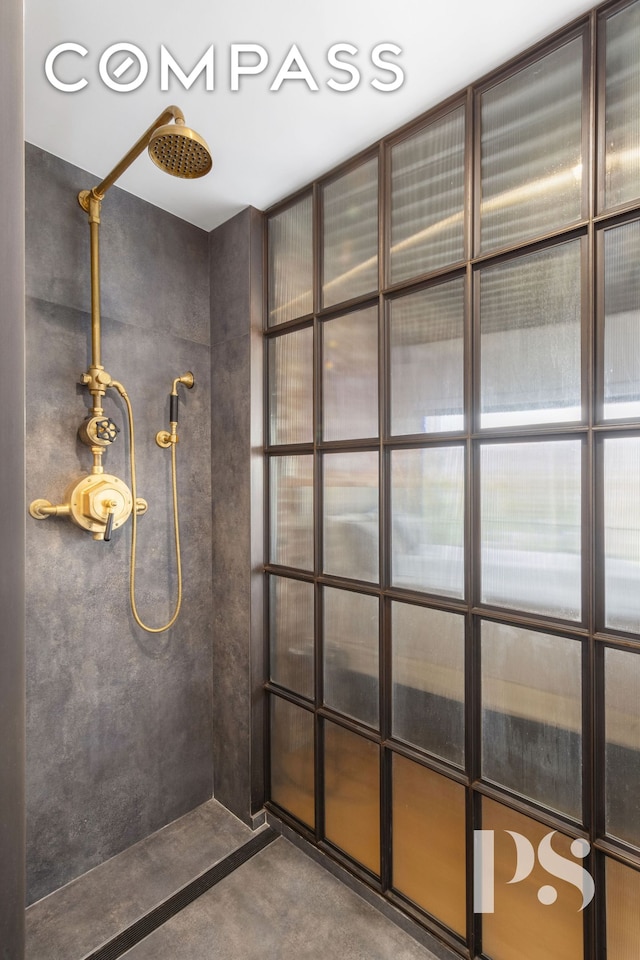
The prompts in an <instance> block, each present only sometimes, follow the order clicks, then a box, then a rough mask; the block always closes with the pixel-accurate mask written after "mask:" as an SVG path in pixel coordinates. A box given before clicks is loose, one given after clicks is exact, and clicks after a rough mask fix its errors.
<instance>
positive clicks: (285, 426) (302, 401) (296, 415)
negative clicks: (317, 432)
mask: <svg viewBox="0 0 640 960" xmlns="http://www.w3.org/2000/svg"><path fill="white" fill-rule="evenodd" d="M269 404H270V406H269V423H270V428H271V437H270V439H271V443H312V442H313V330H312V329H311V327H307V328H305V329H304V330H297V331H295V333H287V334H285V335H284V336H282V337H276V338H275V339H274V340H270V341H269Z"/></svg>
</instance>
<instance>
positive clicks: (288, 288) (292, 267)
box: [268, 196, 313, 326]
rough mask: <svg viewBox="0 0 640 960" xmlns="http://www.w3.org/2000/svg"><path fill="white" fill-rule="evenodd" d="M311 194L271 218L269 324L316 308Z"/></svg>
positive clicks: (300, 315) (271, 324) (281, 321)
mask: <svg viewBox="0 0 640 960" xmlns="http://www.w3.org/2000/svg"><path fill="white" fill-rule="evenodd" d="M312 235H313V232H312V203H311V197H310V196H308V197H305V198H304V199H303V200H299V201H298V203H296V204H294V205H293V206H292V207H288V209H286V210H283V211H282V213H277V214H275V216H273V217H270V218H269V240H268V249H269V326H273V325H274V324H276V323H284V322H285V321H286V320H294V319H295V318H296V317H304V316H305V315H306V314H307V313H311V311H312V310H313V241H312Z"/></svg>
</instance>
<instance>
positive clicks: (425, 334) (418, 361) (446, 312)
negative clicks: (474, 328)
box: [389, 277, 464, 435]
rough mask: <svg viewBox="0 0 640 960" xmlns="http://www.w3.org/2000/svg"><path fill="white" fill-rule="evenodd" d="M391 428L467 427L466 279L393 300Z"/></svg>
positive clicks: (405, 430) (400, 431)
mask: <svg viewBox="0 0 640 960" xmlns="http://www.w3.org/2000/svg"><path fill="white" fill-rule="evenodd" d="M389 310H390V341H391V433H392V434H395V435H398V434H410V433H435V432H438V431H443V430H462V429H463V428H464V280H463V279H462V278H461V277H460V278H458V279H456V280H451V281H449V282H448V283H441V284H438V285H437V286H435V287H429V288H428V289H426V290H420V291H419V292H418V293H412V294H409V296H405V297H400V298H399V299H397V300H392V301H391V302H390V306H389Z"/></svg>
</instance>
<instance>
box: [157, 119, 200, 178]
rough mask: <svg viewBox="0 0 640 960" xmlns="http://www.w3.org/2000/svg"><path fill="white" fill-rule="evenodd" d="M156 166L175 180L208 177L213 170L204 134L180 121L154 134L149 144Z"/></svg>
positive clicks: (163, 127) (159, 129)
mask: <svg viewBox="0 0 640 960" xmlns="http://www.w3.org/2000/svg"><path fill="white" fill-rule="evenodd" d="M149 156H150V157H151V159H152V160H153V162H154V163H155V164H156V165H157V166H158V167H160V169H161V170H165V171H166V172H167V173H170V174H171V175H172V176H174V177H183V178H184V179H186V180H193V179H195V178H196V177H204V176H205V174H207V173H209V170H211V167H212V166H213V160H212V158H211V151H210V150H209V147H208V146H207V144H206V143H205V141H204V140H203V139H202V137H201V136H200V134H198V133H196V132H195V130H191V129H190V127H186V126H185V125H184V122H182V121H180V120H179V119H177V120H176V122H175V123H166V124H164V126H162V127H158V129H157V130H155V131H154V133H153V135H152V137H151V140H150V142H149Z"/></svg>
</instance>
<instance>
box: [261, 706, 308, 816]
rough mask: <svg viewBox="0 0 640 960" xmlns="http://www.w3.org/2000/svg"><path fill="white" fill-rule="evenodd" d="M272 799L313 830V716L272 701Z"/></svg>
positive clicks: (296, 708)
mask: <svg viewBox="0 0 640 960" xmlns="http://www.w3.org/2000/svg"><path fill="white" fill-rule="evenodd" d="M270 699H271V799H272V800H273V801H274V802H275V803H277V804H279V805H280V806H281V807H283V808H284V809H285V810H288V811H289V813H292V814H293V815H294V816H295V817H297V818H298V819H299V820H302V821H303V822H304V823H306V824H308V825H309V826H310V827H313V826H314V824H315V812H314V779H315V778H314V762H313V758H314V751H313V740H314V738H313V714H312V713H309V712H308V711H306V710H302V709H301V708H300V707H297V706H295V704H293V703H289V701H288V700H281V699H280V697H274V696H272V697H271V698H270Z"/></svg>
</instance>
